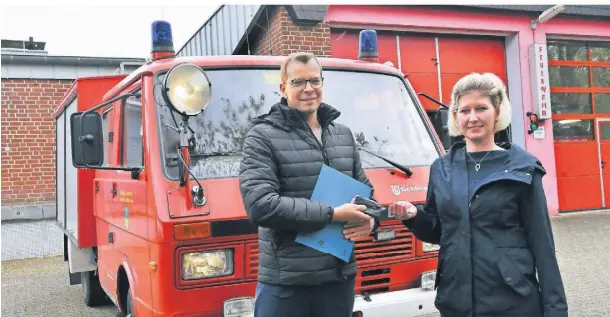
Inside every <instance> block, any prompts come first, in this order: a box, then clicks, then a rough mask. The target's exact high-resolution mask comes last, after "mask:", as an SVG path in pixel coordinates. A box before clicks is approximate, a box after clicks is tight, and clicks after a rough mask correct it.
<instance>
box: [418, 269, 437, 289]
mask: <svg viewBox="0 0 610 317" xmlns="http://www.w3.org/2000/svg"><path fill="white" fill-rule="evenodd" d="M435 282H436V271H428V272H424V273H422V275H421V288H422V289H425V290H431V291H432V290H434V284H435Z"/></svg>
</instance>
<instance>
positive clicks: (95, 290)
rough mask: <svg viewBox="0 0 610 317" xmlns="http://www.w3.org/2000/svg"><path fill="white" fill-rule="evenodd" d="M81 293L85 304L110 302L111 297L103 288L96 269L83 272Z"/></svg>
mask: <svg viewBox="0 0 610 317" xmlns="http://www.w3.org/2000/svg"><path fill="white" fill-rule="evenodd" d="M80 285H81V293H82V295H83V300H84V301H85V305H87V306H89V307H95V306H102V305H106V304H108V303H109V302H110V299H109V298H108V296H107V295H106V292H104V289H102V286H101V285H100V280H99V278H98V277H97V275H95V271H89V272H82V273H81V284H80Z"/></svg>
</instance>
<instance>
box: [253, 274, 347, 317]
mask: <svg viewBox="0 0 610 317" xmlns="http://www.w3.org/2000/svg"><path fill="white" fill-rule="evenodd" d="M354 287H355V278H352V279H350V280H347V281H345V282H340V283H328V284H323V285H316V286H281V285H271V284H265V283H260V282H259V283H258V285H257V286H256V300H255V308H254V317H351V316H352V309H353V307H354Z"/></svg>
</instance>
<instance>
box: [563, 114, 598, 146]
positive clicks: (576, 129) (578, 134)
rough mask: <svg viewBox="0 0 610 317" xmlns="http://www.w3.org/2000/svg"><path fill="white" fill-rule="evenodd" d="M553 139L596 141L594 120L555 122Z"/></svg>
mask: <svg viewBox="0 0 610 317" xmlns="http://www.w3.org/2000/svg"><path fill="white" fill-rule="evenodd" d="M553 137H554V138H555V141H591V140H595V136H594V133H593V120H577V119H574V120H554V121H553Z"/></svg>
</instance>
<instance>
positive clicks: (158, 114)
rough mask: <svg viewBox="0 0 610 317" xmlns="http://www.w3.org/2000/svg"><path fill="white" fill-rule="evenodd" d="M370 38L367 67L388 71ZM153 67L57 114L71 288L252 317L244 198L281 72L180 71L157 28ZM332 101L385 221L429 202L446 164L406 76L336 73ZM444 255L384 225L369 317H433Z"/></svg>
mask: <svg viewBox="0 0 610 317" xmlns="http://www.w3.org/2000/svg"><path fill="white" fill-rule="evenodd" d="M375 34H376V33H375V32H374V31H369V30H367V31H363V33H362V34H361V38H360V40H361V43H360V49H361V53H362V54H361V56H363V58H365V57H366V58H367V59H368V58H370V57H371V56H373V57H374V56H375V55H376V51H377V50H376V35H375ZM152 38H153V41H152V43H153V45H152V47H153V49H152V56H151V59H150V60H149V61H148V62H147V63H146V64H145V65H143V66H142V67H140V68H139V69H137V70H136V71H134V72H132V73H131V74H129V75H128V76H127V75H117V76H100V77H88V78H79V79H77V80H76V81H75V82H74V84H73V85H72V87H71V89H70V90H69V91H68V92H67V94H66V95H65V97H64V98H63V99H62V100H61V102H60V103H59V104H58V105H57V107H56V109H55V112H54V116H55V119H56V128H57V130H56V131H57V134H56V138H57V140H56V142H57V223H58V225H59V226H60V227H61V228H62V229H63V233H64V254H65V256H64V258H65V260H66V261H67V262H68V267H69V276H70V284H71V285H74V284H81V288H82V294H83V298H84V301H85V303H86V304H87V305H88V306H97V305H104V304H111V303H114V305H116V306H117V307H118V308H119V309H120V311H121V312H122V313H124V314H125V315H127V316H137V317H144V316H149V317H152V316H176V317H178V316H182V317H187V316H202V317H207V316H209V317H212V316H215V317H216V316H224V317H229V316H251V315H252V314H253V308H254V290H255V286H256V279H257V270H258V259H257V258H258V242H257V228H256V227H254V226H253V225H252V224H251V223H250V221H249V220H248V218H247V215H246V212H245V210H244V206H243V202H242V199H241V195H240V190H239V186H238V172H239V163H240V159H241V157H240V156H241V149H242V143H243V139H244V136H245V134H246V133H247V131H248V130H249V128H250V127H251V125H250V119H251V118H253V117H256V116H259V115H261V114H264V113H266V112H267V111H268V110H269V108H270V107H271V105H273V104H274V103H275V102H277V101H278V100H279V98H280V94H279V84H280V75H279V68H280V64H281V62H282V60H283V58H282V57H274V56H214V57H194V58H178V57H176V56H175V54H174V50H173V43H172V38H171V27H170V25H169V24H168V23H166V22H164V21H157V22H154V23H153V27H152ZM320 62H321V64H322V66H323V73H324V78H325V81H324V83H325V88H324V100H325V102H327V103H329V104H331V105H333V106H334V107H336V108H337V109H338V110H340V111H341V113H342V115H341V116H340V117H339V119H338V121H339V122H341V123H343V124H346V125H347V126H349V127H351V129H352V131H353V133H354V136H355V139H356V140H357V142H358V143H359V146H360V147H361V148H362V151H361V157H362V162H363V166H364V168H365V169H366V173H367V175H368V176H369V178H370V180H371V182H372V183H373V185H374V188H375V199H376V200H377V201H378V202H380V203H381V204H382V205H386V206H387V205H388V204H389V203H391V202H394V201H396V200H409V201H412V202H415V203H422V202H423V201H424V200H425V196H426V190H427V181H428V175H429V167H430V165H431V163H432V162H433V160H434V159H435V158H437V157H439V156H440V155H441V154H442V153H443V152H444V148H443V145H442V144H441V142H440V141H439V138H438V136H437V133H436V132H435V130H434V127H433V124H432V122H431V120H430V119H429V117H428V116H427V114H426V112H425V111H424V110H423V107H422V106H421V104H420V102H419V100H418V97H417V95H416V94H415V93H414V90H413V88H412V86H411V85H410V83H409V81H408V80H407V79H406V78H405V76H404V74H402V73H401V72H400V71H398V70H397V69H396V68H394V67H392V66H389V65H385V64H382V63H379V62H375V61H370V60H343V59H332V58H322V59H320ZM437 248H438V246H436V245H430V244H427V243H422V242H421V241H418V240H417V239H416V238H415V237H414V236H413V234H412V233H410V232H409V231H408V230H407V229H406V228H405V227H404V226H403V225H402V224H401V223H400V221H398V220H396V219H393V217H392V215H388V214H385V215H383V216H382V219H381V228H380V231H379V232H378V233H376V234H375V235H374V236H373V235H372V236H370V237H367V238H363V239H361V240H360V241H357V243H356V244H355V253H356V258H357V263H358V276H357V287H356V294H355V296H356V302H355V307H354V316H365V317H371V316H384V317H389V316H403V317H404V316H417V315H421V314H424V313H428V312H434V311H435V308H434V304H433V302H434V297H435V291H434V288H435V287H434V286H435V278H436V271H435V270H436V266H437V260H436V257H437V250H438V249H437Z"/></svg>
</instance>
